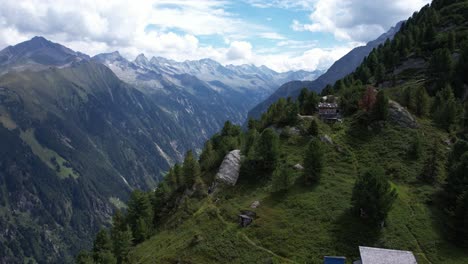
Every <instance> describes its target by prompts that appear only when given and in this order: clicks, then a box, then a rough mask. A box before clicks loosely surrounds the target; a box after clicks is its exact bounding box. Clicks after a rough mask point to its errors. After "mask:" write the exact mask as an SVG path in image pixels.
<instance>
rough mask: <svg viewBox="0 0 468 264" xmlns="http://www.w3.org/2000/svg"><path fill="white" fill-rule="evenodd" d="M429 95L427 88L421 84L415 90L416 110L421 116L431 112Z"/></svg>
mask: <svg viewBox="0 0 468 264" xmlns="http://www.w3.org/2000/svg"><path fill="white" fill-rule="evenodd" d="M429 100H430V99H429V95H428V94H427V92H426V88H424V87H422V86H419V87H418V88H416V92H415V99H414V101H415V109H414V110H415V112H416V115H418V116H419V117H423V116H426V115H427V114H428V112H429V103H430V102H429Z"/></svg>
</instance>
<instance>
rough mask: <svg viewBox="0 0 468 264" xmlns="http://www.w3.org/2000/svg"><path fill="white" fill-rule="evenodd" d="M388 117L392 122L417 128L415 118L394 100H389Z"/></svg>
mask: <svg viewBox="0 0 468 264" xmlns="http://www.w3.org/2000/svg"><path fill="white" fill-rule="evenodd" d="M388 118H389V120H390V121H392V122H393V123H395V124H397V125H399V126H401V127H405V128H418V127H419V125H418V123H417V122H416V119H415V118H414V117H413V116H412V115H411V113H410V112H408V110H406V109H405V108H404V107H403V106H401V105H400V104H398V103H397V102H395V101H392V100H390V101H389V108H388Z"/></svg>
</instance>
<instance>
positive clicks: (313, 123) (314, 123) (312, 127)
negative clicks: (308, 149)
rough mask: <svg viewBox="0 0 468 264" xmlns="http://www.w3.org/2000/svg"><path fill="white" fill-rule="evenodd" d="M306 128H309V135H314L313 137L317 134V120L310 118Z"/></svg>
mask: <svg viewBox="0 0 468 264" xmlns="http://www.w3.org/2000/svg"><path fill="white" fill-rule="evenodd" d="M308 130H309V135H311V136H314V137H315V136H318V134H319V127H318V124H317V120H315V119H312V121H311V122H310V125H309V129H308Z"/></svg>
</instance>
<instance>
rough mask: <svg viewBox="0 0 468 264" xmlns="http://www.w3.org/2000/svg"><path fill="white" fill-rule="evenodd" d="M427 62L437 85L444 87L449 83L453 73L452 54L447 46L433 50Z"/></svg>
mask: <svg viewBox="0 0 468 264" xmlns="http://www.w3.org/2000/svg"><path fill="white" fill-rule="evenodd" d="M429 64H430V65H429V71H430V73H431V75H432V77H433V79H434V80H435V81H436V83H437V86H439V87H444V85H447V84H449V83H450V81H451V80H452V74H453V60H452V54H451V53H450V51H449V50H448V49H447V48H443V49H438V50H436V51H434V53H433V55H432V58H431V60H430V62H429Z"/></svg>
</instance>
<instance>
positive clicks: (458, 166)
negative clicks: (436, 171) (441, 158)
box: [444, 152, 468, 208]
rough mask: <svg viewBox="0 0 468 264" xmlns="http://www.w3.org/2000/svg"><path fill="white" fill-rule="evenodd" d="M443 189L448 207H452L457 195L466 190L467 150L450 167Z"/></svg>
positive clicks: (467, 186)
mask: <svg viewBox="0 0 468 264" xmlns="http://www.w3.org/2000/svg"><path fill="white" fill-rule="evenodd" d="M444 190H445V195H446V197H447V205H448V207H449V208H453V207H454V206H455V204H456V201H457V199H458V197H460V196H461V195H462V194H463V193H464V192H465V191H466V190H468V152H465V153H464V154H463V155H461V157H460V158H459V161H458V162H456V163H455V164H454V165H453V166H452V168H450V170H449V173H448V177H447V183H446V185H445V188H444Z"/></svg>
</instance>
